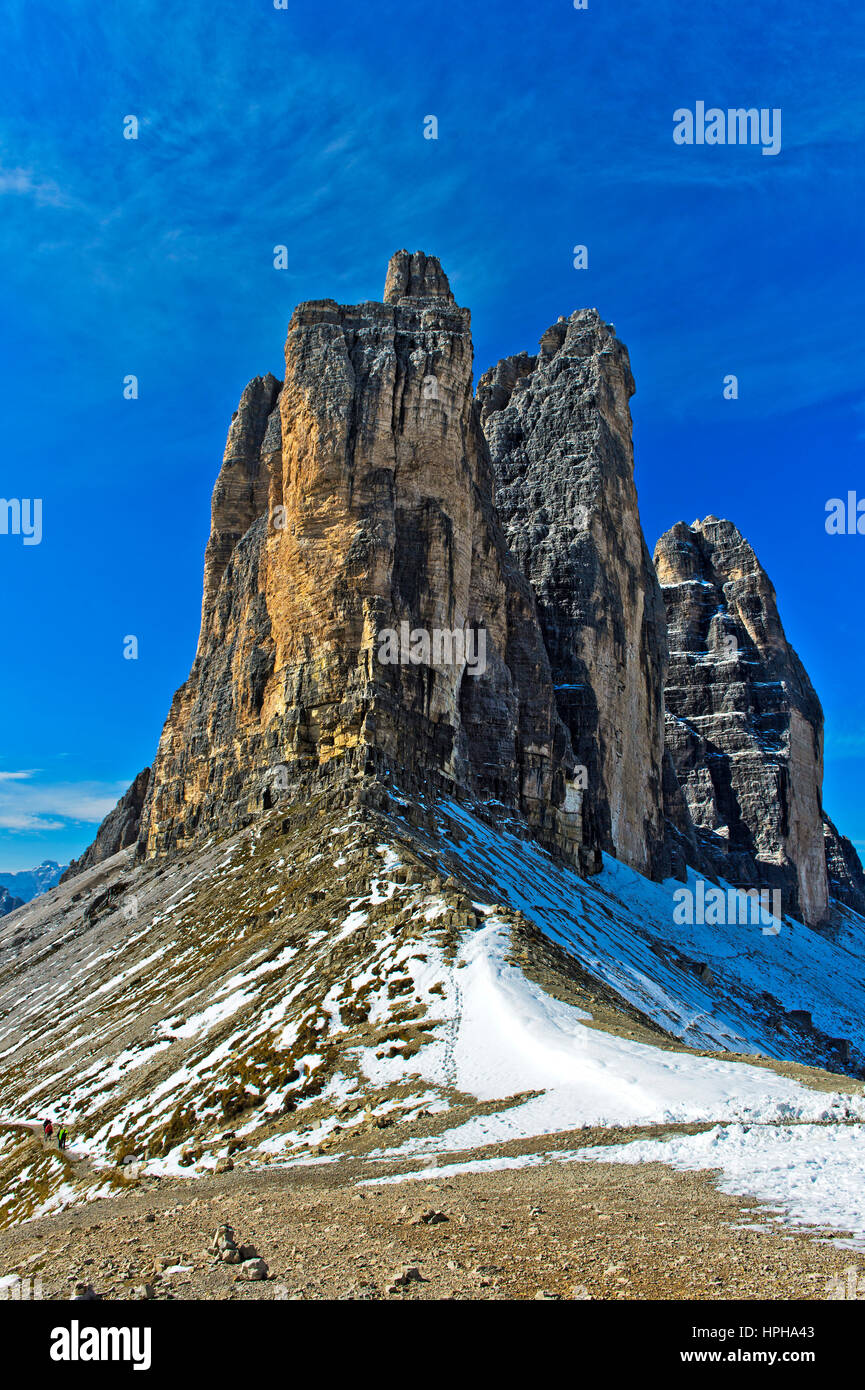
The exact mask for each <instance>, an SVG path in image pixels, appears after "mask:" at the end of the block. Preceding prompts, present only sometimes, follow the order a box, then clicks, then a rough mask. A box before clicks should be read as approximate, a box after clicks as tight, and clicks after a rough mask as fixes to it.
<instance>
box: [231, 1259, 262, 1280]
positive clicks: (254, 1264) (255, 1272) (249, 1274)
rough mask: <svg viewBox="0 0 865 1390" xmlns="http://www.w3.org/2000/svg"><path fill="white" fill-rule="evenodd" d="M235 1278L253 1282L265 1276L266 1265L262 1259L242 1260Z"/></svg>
mask: <svg viewBox="0 0 865 1390" xmlns="http://www.w3.org/2000/svg"><path fill="white" fill-rule="evenodd" d="M237 1278H238V1279H240V1280H247V1281H249V1282H252V1283H255V1282H258V1281H259V1280H262V1279H266V1278H267V1265H266V1264H265V1262H264V1260H260V1259H258V1257H257V1256H256V1257H255V1258H254V1259H249V1260H244V1261H243V1263H242V1264H241V1266H240V1269H239V1270H238V1273H237Z"/></svg>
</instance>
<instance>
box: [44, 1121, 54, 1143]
mask: <svg viewBox="0 0 865 1390" xmlns="http://www.w3.org/2000/svg"><path fill="white" fill-rule="evenodd" d="M42 1130H43V1133H44V1134H45V1138H46V1139H50V1138H51V1136H52V1134H53V1133H54V1126H53V1124H52V1123H51V1121H50V1120H45V1121H44V1122H43V1125H42Z"/></svg>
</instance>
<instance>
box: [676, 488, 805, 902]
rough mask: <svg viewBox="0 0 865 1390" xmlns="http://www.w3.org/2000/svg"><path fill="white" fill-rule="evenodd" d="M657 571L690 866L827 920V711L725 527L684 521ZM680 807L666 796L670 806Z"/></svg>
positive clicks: (769, 598) (754, 570)
mask: <svg viewBox="0 0 865 1390" xmlns="http://www.w3.org/2000/svg"><path fill="white" fill-rule="evenodd" d="M655 564H656V567H657V572H658V578H659V579H660V582H661V586H662V590H663V594H664V602H665V605H666V610H667V621H668V627H669V647H670V657H669V663H670V664H669V672H668V676H667V683H666V690H665V701H666V709H667V720H666V729H667V747H668V748H669V751H670V754H671V757H672V761H673V764H674V767H675V771H676V775H677V779H678V785H679V788H680V790H681V794H682V799H683V802H684V805H685V807H686V808H687V813H688V817H689V818H690V827H689V826H688V824H687V819H686V818H683V817H682V815H681V810H680V814H679V815H678V816H677V819H676V825H675V831H676V833H677V835H678V836H680V837H681V840H680V843H682V844H683V845H684V846H685V848H684V853H685V854H686V855H687V854H688V849H687V841H688V837H689V835H691V833H692V832H693V835H692V843H694V845H695V848H696V859H695V858H691V859H690V861H689V862H692V863H694V862H697V863H698V864H702V865H704V866H705V867H707V868H708V870H709V871H710V872H713V873H715V874H717V875H720V876H722V877H724V878H725V879H727V880H728V881H729V882H731V883H733V884H735V885H736V886H739V887H758V888H763V887H765V888H769V889H779V890H780V891H781V894H782V905H783V910H784V911H785V912H787V913H791V914H793V915H794V916H797V917H800V918H801V919H802V920H803V921H805V922H807V923H808V924H810V925H816V924H818V923H820V922H822V921H823V920H825V918H826V914H827V909H828V881H827V869H826V856H825V853H824V845H823V821H822V805H821V791H822V781H823V712H822V709H821V707H820V702H819V700H818V699H817V696H816V694H815V692H814V689H813V687H812V685H811V682H810V681H809V679H808V676H807V673H806V672H805V669H804V667H803V666H802V663H801V661H800V660H799V658H798V656H797V655H796V653H795V651H794V650H793V648H792V647H791V646H790V644H789V642H788V641H787V639H786V637H785V635H784V629H783V627H782V624H781V619H780V617H779V615H778V607H777V602H776V598H775V591H774V589H773V588H772V585H771V583H770V581H769V578H768V576H767V574H766V572H765V570H764V569H763V568H762V566H761V565H760V563H759V561H758V559H757V557H756V555H755V554H754V551H753V549H752V548H751V546H750V545H749V544H748V542H747V541H746V540H745V539H744V537H743V536H742V535H741V534H740V532H739V531H737V529H736V527H735V526H734V525H733V524H732V523H731V522H729V521H719V520H718V519H717V518H716V517H713V516H709V517H706V518H705V519H704V520H703V521H697V522H694V524H693V525H692V526H687V525H686V524H685V523H684V522H678V523H677V524H676V525H675V526H673V527H672V529H671V530H669V531H668V532H667V533H666V534H665V535H664V536H662V537H661V539H660V540H659V542H658V545H657V548H656V551H655ZM674 802H675V794H674V793H673V794H672V795H671V804H673V803H674Z"/></svg>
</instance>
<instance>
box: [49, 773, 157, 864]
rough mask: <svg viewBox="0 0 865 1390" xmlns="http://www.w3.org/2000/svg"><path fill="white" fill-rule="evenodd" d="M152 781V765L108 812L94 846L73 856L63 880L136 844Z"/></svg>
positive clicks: (140, 774)
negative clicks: (80, 854) (78, 857)
mask: <svg viewBox="0 0 865 1390" xmlns="http://www.w3.org/2000/svg"><path fill="white" fill-rule="evenodd" d="M149 782H150V768H149V767H145V768H143V769H142V771H141V772H139V774H138V776H137V777H136V778H135V780H134V781H133V782H132V784H131V786H130V787H129V788H128V789H127V790H126V791H125V792H124V793H123V795H122V796H121V798H120V800H119V801H118V803H117V805H116V806H115V807H114V809H113V811H109V812H108V815H107V816H106V817H105V819H104V821H103V822H102V824H101V825H100V827H99V829H98V830H97V832H96V839H95V840H94V841H93V843H92V845H90V846H89V847H88V848H87V849H86V850H85V851H84V853H83V854H82V856H81V858H80V859H73V861H72V863H71V864H70V865H69V867H68V869H66V871H65V873H64V874H63V875H62V877H61V879H60V882H61V883H66V882H67V880H68V879H70V878H74V877H75V875H76V874H80V873H82V872H83V871H84V870H85V869H92V868H93V866H94V865H95V864H101V863H102V861H103V860H104V859H110V858H111V856H112V855H113V854H117V853H119V851H120V850H122V849H126V848H127V847H128V846H129V845H134V844H135V843H136V841H137V839H138V835H139V831H140V827H141V811H142V808H143V806H144V801H145V797H146V796H147V788H148V785H149Z"/></svg>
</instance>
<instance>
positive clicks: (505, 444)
mask: <svg viewBox="0 0 865 1390" xmlns="http://www.w3.org/2000/svg"><path fill="white" fill-rule="evenodd" d="M633 391H634V382H633V377H632V376H631V369H630V363H629V359H628V353H627V349H626V348H625V347H624V345H623V344H622V343H620V342H619V340H618V339H617V338H616V336H615V331H614V329H613V327H612V325H610V324H606V323H604V321H603V320H602V319H601V317H600V316H599V314H598V313H597V311H596V310H594V309H585V310H580V311H579V312H577V313H574V314H571V316H570V318H568V319H559V321H558V323H555V324H553V325H552V327H551V328H549V329H548V330H547V331H546V333H544V335H543V337H542V338H541V341H540V346H539V351H538V353H537V355H536V356H531V357H530V356H528V355H527V354H526V353H521V354H519V355H518V356H516V357H508V358H505V359H504V360H503V361H501V362H499V363H498V364H497V366H495V367H494V368H493V369H492V370H491V371H489V372H487V373H486V374H485V375H484V376H483V377H482V378H481V380H480V383H479V385H478V402H479V405H480V411H481V420H482V422H483V426H484V431H485V433H486V436H487V440H488V442H489V446H490V452H491V455H492V460H493V465H494V468H495V477H496V505H497V508H498V511H499V514H500V516H501V518H502V522H503V525H504V527H505V531H506V534H507V537H508V542H509V544H510V546H511V549H512V550H513V552H514V555H515V556H516V558H517V561H518V563H519V565H520V567H521V569H522V571H523V573H524V574H525V575H526V577H527V579H528V580H529V581H530V583H531V585H532V587H533V589H534V592H535V594H536V597H537V602H538V613H539V617H540V622H541V628H542V631H543V634H544V641H545V643H546V647H547V652H548V654H549V658H550V665H551V668H552V673H553V681H554V684H555V688H556V701H557V705H558V710H559V713H560V715H561V717H562V719H563V720H564V722H565V724H566V725H567V727H568V730H569V732H570V735H571V740H572V743H573V746H574V750H575V752H576V754H577V757H578V759H579V761H580V763H581V764H582V765H583V766H585V768H586V770H587V782H588V787H587V793H586V810H585V814H586V817H587V819H588V818H589V817H591V820H592V823H593V832H594V833H595V834H596V836H597V838H598V839H599V841H600V843H601V844H602V845H603V847H604V848H605V849H608V850H611V851H613V852H614V853H615V854H617V855H618V856H619V858H621V859H623V860H625V862H626V863H628V864H630V865H631V866H632V867H634V868H636V869H639V870H640V871H641V872H643V873H648V874H653V875H657V874H659V873H662V872H667V871H668V856H667V855H666V853H665V849H664V813H663V772H662V760H663V684H664V670H665V664H666V630H665V618H664V605H663V602H662V599H661V594H660V590H659V588H658V583H657V579H656V577H655V572H654V569H653V567H652V562H651V557H650V555H649V551H648V549H647V547H646V543H645V540H644V538H643V531H642V527H641V525H640V516H639V509H638V505H637V492H636V488H635V485H634V459H633V448H632V443H631V414H630V409H629V406H628V400H629V397H630V396H631V395H632V394H633Z"/></svg>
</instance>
